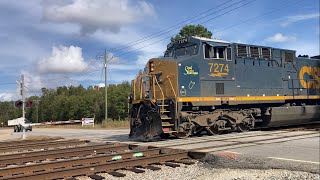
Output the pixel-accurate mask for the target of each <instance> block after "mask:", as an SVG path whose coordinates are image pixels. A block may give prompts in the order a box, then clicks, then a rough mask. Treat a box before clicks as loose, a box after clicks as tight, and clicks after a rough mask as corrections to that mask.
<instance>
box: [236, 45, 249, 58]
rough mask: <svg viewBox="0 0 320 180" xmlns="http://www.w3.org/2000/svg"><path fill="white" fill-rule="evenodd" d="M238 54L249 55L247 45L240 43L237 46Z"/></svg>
mask: <svg viewBox="0 0 320 180" xmlns="http://www.w3.org/2000/svg"><path fill="white" fill-rule="evenodd" d="M237 56H239V57H247V46H242V45H238V46H237Z"/></svg>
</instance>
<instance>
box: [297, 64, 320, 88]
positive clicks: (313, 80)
mask: <svg viewBox="0 0 320 180" xmlns="http://www.w3.org/2000/svg"><path fill="white" fill-rule="evenodd" d="M306 77H308V78H306ZM299 80H300V84H301V86H302V87H303V88H308V89H320V67H308V66H303V67H302V68H301V69H300V72H299Z"/></svg>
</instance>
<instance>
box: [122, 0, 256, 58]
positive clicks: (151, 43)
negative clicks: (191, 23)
mask: <svg viewBox="0 0 320 180" xmlns="http://www.w3.org/2000/svg"><path fill="white" fill-rule="evenodd" d="M254 1H256V0H252V1H249V2H247V3H245V4H243V5H240V6H237V7H235V8H233V9H231V10H229V11H227V12H224V13H222V14H220V15H217V16H215V17H213V18H210V19H209V20H206V21H204V22H202V23H207V22H209V21H212V20H213V19H216V18H218V17H221V16H223V15H225V14H228V13H230V12H232V11H234V10H236V9H239V8H241V7H243V6H246V5H248V4H250V3H252V2H254ZM171 37H172V35H170V36H167V37H165V38H163V39H160V40H158V41H155V42H152V43H150V44H147V45H145V46H142V47H139V48H135V49H133V50H130V51H127V52H125V53H122V54H120V55H117V57H121V56H123V55H126V54H129V53H132V52H134V51H137V50H140V49H143V48H145V47H148V46H151V45H153V44H156V43H159V42H161V41H164V40H166V39H169V38H171Z"/></svg>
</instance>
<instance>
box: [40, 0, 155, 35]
mask: <svg viewBox="0 0 320 180" xmlns="http://www.w3.org/2000/svg"><path fill="white" fill-rule="evenodd" d="M42 6H43V19H44V20H46V21H49V22H55V23H72V24H77V25H79V26H80V27H81V33H82V34H88V33H94V32H95V31H96V30H98V29H105V30H109V31H110V32H114V33H117V32H119V31H120V28H121V27H122V26H125V25H128V24H132V23H135V22H137V21H140V20H142V19H143V18H144V17H146V16H153V15H154V14H155V12H154V8H153V6H152V5H151V4H150V3H148V2H145V1H143V0H139V1H129V0H108V1H101V0H71V1H55V0H54V1H52V0H44V1H43V3H42Z"/></svg>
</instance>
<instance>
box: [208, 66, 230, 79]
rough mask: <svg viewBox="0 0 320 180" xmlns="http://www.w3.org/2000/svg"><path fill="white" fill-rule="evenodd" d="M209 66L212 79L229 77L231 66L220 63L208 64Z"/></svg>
mask: <svg viewBox="0 0 320 180" xmlns="http://www.w3.org/2000/svg"><path fill="white" fill-rule="evenodd" d="M208 64H209V67H210V69H209V72H210V73H209V74H208V75H209V76H211V77H222V76H227V75H229V65H228V64H219V63H208Z"/></svg>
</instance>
